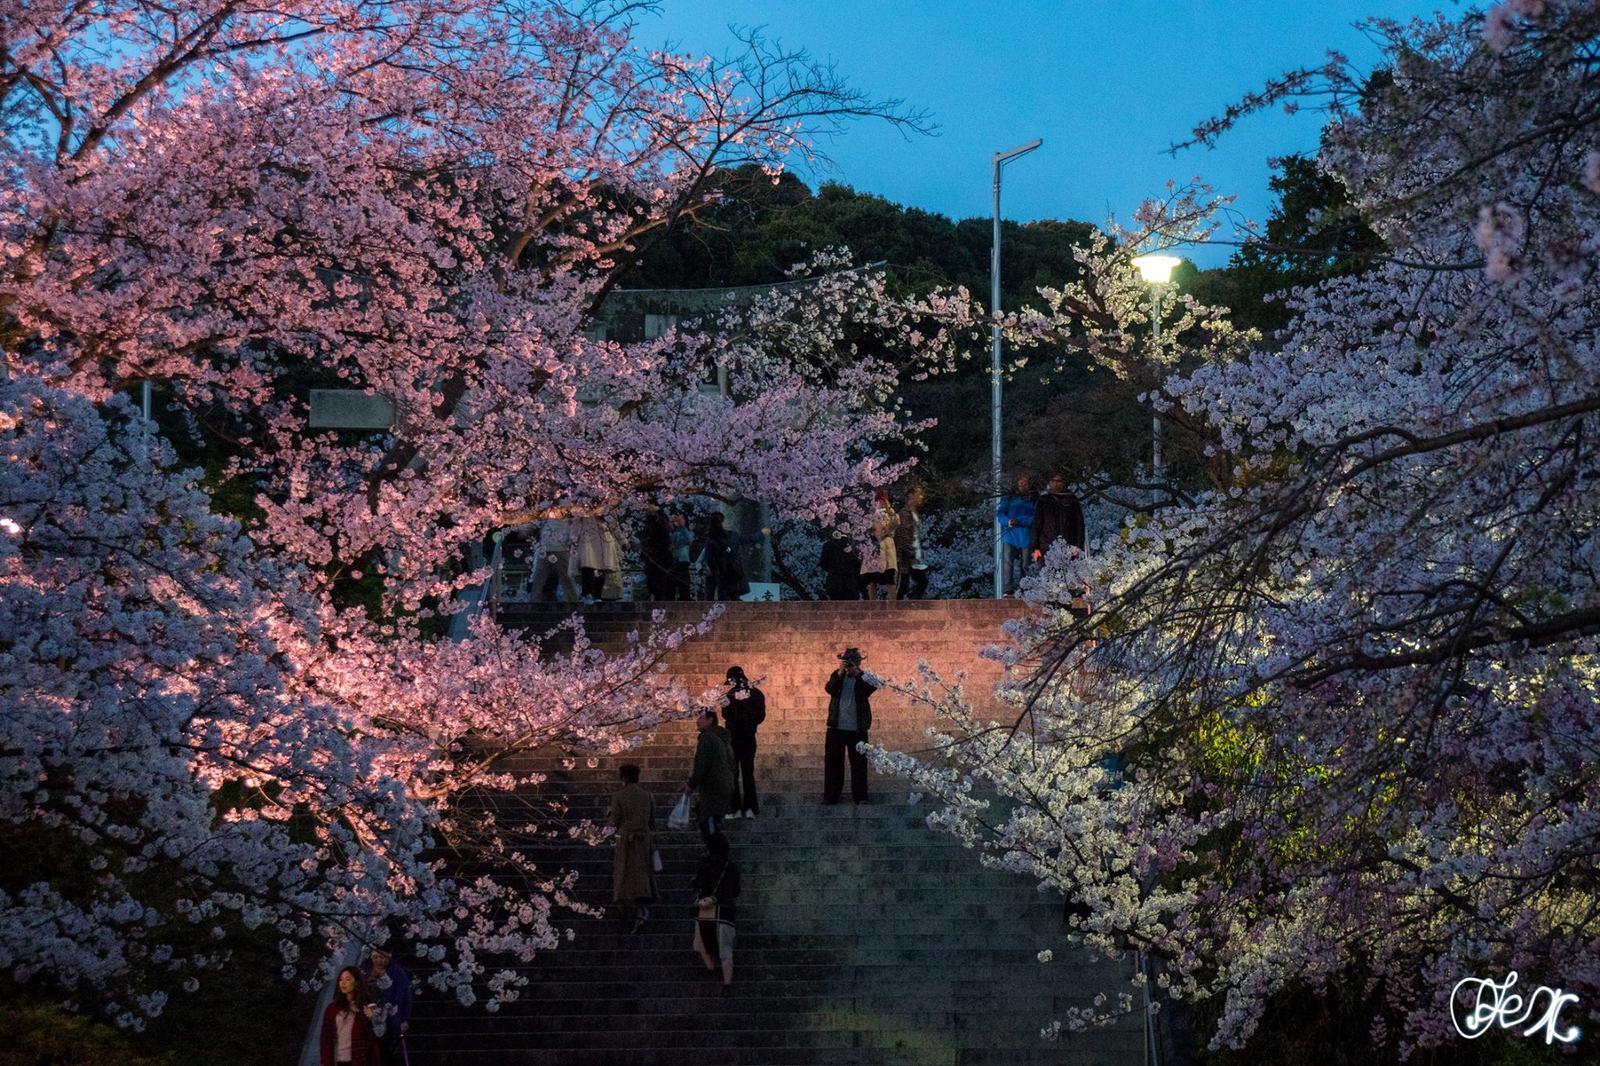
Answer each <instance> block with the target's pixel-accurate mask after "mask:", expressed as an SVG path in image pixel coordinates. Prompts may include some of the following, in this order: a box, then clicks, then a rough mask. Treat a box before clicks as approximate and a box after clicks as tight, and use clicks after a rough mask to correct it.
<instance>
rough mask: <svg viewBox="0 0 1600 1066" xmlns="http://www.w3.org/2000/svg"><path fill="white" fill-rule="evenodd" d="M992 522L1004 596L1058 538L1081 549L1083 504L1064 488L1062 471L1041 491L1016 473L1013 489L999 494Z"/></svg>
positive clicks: (1030, 478)
mask: <svg viewBox="0 0 1600 1066" xmlns="http://www.w3.org/2000/svg"><path fill="white" fill-rule="evenodd" d="M995 521H996V522H998V523H999V525H1000V545H1001V556H1002V565H1003V571H1002V572H1003V574H1004V575H1005V591H1006V594H1007V595H1012V594H1014V593H1016V591H1017V588H1018V587H1019V586H1020V585H1021V584H1022V578H1023V576H1024V575H1025V574H1026V573H1028V571H1029V570H1030V569H1032V568H1033V567H1035V566H1037V565H1038V564H1039V562H1040V561H1041V560H1042V559H1043V558H1044V557H1045V555H1046V554H1047V553H1048V552H1049V551H1050V548H1051V546H1052V545H1054V544H1055V543H1056V541H1058V540H1064V541H1066V542H1067V543H1068V544H1070V545H1072V546H1073V547H1074V548H1077V549H1078V550H1080V551H1081V550H1083V545H1084V530H1083V506H1082V504H1080V503H1079V502H1078V497H1077V496H1075V495H1073V493H1072V490H1071V489H1069V488H1067V478H1066V475H1064V474H1051V475H1050V480H1049V482H1048V483H1047V485H1046V487H1045V491H1044V492H1040V493H1035V492H1034V491H1033V478H1032V477H1030V476H1029V475H1028V474H1018V475H1017V479H1016V482H1015V485H1014V488H1013V489H1012V491H1011V492H1010V493H1008V494H1006V495H1005V496H1002V497H1000V505H999V507H998V508H997V509H996V516H995Z"/></svg>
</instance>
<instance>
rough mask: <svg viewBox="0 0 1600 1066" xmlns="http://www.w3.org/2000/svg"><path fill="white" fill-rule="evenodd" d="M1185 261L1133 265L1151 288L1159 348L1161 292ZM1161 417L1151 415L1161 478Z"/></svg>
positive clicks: (1146, 258) (1154, 258)
mask: <svg viewBox="0 0 1600 1066" xmlns="http://www.w3.org/2000/svg"><path fill="white" fill-rule="evenodd" d="M1181 262H1183V260H1181V259H1179V258H1178V257H1177V256H1173V255H1141V256H1138V257H1136V258H1135V259H1134V261H1133V265H1134V266H1136V267H1138V268H1139V277H1141V278H1143V279H1144V283H1145V284H1146V285H1148V286H1150V331H1151V336H1152V337H1153V339H1154V342H1155V344H1156V345H1157V346H1159V345H1160V344H1161V290H1162V289H1163V288H1165V287H1166V285H1167V284H1168V283H1169V282H1171V281H1172V269H1173V267H1175V266H1177V265H1178V264H1179V263H1181ZM1161 470H1162V464H1161V415H1160V414H1159V413H1155V412H1152V413H1151V415H1150V472H1151V473H1152V474H1153V475H1154V476H1155V477H1157V478H1159V477H1160V476H1161Z"/></svg>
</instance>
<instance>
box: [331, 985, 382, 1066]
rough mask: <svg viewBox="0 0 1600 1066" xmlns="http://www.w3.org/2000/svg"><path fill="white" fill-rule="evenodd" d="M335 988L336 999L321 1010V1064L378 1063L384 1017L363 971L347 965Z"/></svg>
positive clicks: (354, 1065)
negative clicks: (368, 990) (364, 978)
mask: <svg viewBox="0 0 1600 1066" xmlns="http://www.w3.org/2000/svg"><path fill="white" fill-rule="evenodd" d="M333 987H334V992H333V1002H332V1003H329V1004H328V1009H327V1010H325V1011H323V1012H322V1031H321V1033H320V1041H319V1042H320V1044H321V1048H320V1050H321V1052H322V1066H341V1064H344V1066H379V1060H378V1040H379V1038H380V1037H382V1035H383V1033H384V1018H383V1014H382V1013H381V1012H380V1011H379V1010H378V1008H377V1006H376V1005H375V1004H374V1003H373V1002H372V1000H371V998H370V997H369V996H368V995H367V986H366V983H365V982H364V981H362V980H361V971H360V970H358V969H356V968H355V967H354V966H346V967H345V968H344V969H342V970H340V971H339V977H338V981H337V983H336V984H335V985H334V986H333Z"/></svg>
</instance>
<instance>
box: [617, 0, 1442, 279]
mask: <svg viewBox="0 0 1600 1066" xmlns="http://www.w3.org/2000/svg"><path fill="white" fill-rule="evenodd" d="M1436 8H1437V9H1442V10H1444V11H1445V12H1446V13H1448V14H1451V15H1459V14H1460V12H1461V10H1462V7H1461V6H1459V5H1458V4H1457V3H1456V2H1455V0H1226V2H1224V0H1054V2H1051V0H988V2H982V0H663V3H662V7H661V11H660V13H659V14H658V15H646V16H644V17H643V19H642V22H641V25H640V33H639V37H640V40H641V42H642V43H647V44H658V43H672V44H674V45H676V46H678V47H679V48H681V49H682V50H684V51H689V52H695V53H712V54H720V53H722V52H724V51H726V50H727V49H728V48H729V47H731V46H732V44H733V41H732V36H731V33H730V31H729V24H730V23H735V24H738V25H742V26H762V27H764V28H765V31H766V33H767V35H768V36H769V37H772V38H775V39H777V40H779V41H781V42H782V43H783V44H785V45H787V46H791V47H796V46H804V47H805V48H807V49H809V50H810V51H811V52H812V54H813V55H815V56H816V57H818V58H826V59H831V60H833V61H834V62H836V63H837V65H838V68H839V70H840V72H841V73H842V74H843V75H844V76H845V77H846V79H847V80H848V81H849V82H850V83H851V84H852V85H854V86H856V87H858V88H860V89H862V90H864V91H866V92H868V93H870V94H872V95H874V96H878V97H902V98H904V99H905V100H906V102H907V103H908V104H909V105H912V106H916V107H923V108H926V109H928V110H929V111H931V112H932V119H933V121H934V122H936V123H938V125H939V126H940V127H941V128H940V130H939V133H938V134H937V135H936V136H933V137H912V138H911V139H909V140H907V139H906V138H904V137H902V136H901V134H899V133H898V132H896V131H895V130H893V129H891V128H889V127H887V126H886V125H884V124H882V123H872V122H864V121H862V122H856V123H854V124H853V125H851V126H850V127H849V128H848V129H847V131H846V132H845V134H844V135H843V136H842V137H840V138H838V139H837V140H836V141H834V142H833V143H831V144H828V145H825V146H824V148H825V150H826V151H827V154H828V155H829V156H830V157H831V158H832V160H833V162H834V164H835V165H836V169H832V170H826V171H823V172H821V173H820V175H819V174H813V173H807V172H805V171H803V170H802V171H800V173H801V176H802V177H805V178H807V180H808V181H811V183H812V184H813V185H815V184H816V181H817V179H818V178H819V177H821V178H831V179H834V180H839V181H843V182H845V183H846V184H849V185H852V186H854V187H856V188H858V189H861V190H863V191H867V192H873V193H878V194H880V195H883V196H886V197H888V198H889V199H891V200H894V201H897V202H899V203H903V204H908V205H913V206H916V207H922V208H926V209H929V210H933V211H939V212H942V213H944V214H947V215H951V216H953V217H957V218H960V217H965V216H970V215H981V216H987V215H988V214H989V212H990V158H991V156H992V155H993V154H994V153H995V152H996V151H1001V150H1005V149H1008V148H1011V147H1013V146H1015V145H1017V144H1021V143H1023V142H1026V141H1030V140H1032V139H1033V138H1035V137H1043V138H1044V146H1043V147H1042V148H1040V149H1039V150H1038V151H1036V152H1034V153H1033V154H1032V155H1030V156H1028V157H1026V158H1024V159H1020V160H1017V161H1016V162H1014V163H1012V164H1010V165H1008V166H1007V167H1006V171H1005V185H1004V194H1003V197H1004V198H1003V203H1002V210H1003V212H1004V214H1005V216H1006V217H1007V218H1014V219H1019V220H1031V219H1037V218H1076V219H1082V220H1084V221H1088V222H1095V223H1098V222H1101V221H1102V220H1103V219H1104V218H1105V216H1106V214H1107V212H1108V211H1114V212H1115V213H1116V214H1117V215H1118V216H1119V217H1122V218H1124V219H1126V218H1127V216H1128V215H1129V214H1130V212H1131V211H1132V209H1133V207H1134V206H1135V205H1136V204H1137V203H1138V202H1139V201H1140V200H1141V199H1143V198H1144V197H1146V196H1152V195H1158V194H1160V193H1161V191H1162V188H1163V185H1164V183H1165V182H1166V181H1167V179H1168V178H1173V179H1177V180H1179V181H1180V182H1181V181H1183V180H1185V179H1187V178H1189V177H1191V176H1195V175H1199V176H1200V177H1203V178H1204V179H1205V180H1206V181H1208V182H1210V183H1211V184H1212V185H1215V186H1216V187H1217V189H1218V191H1219V192H1231V193H1237V194H1238V196H1239V200H1238V204H1237V206H1238V207H1239V208H1240V209H1241V210H1242V211H1243V212H1244V214H1245V215H1246V216H1247V217H1249V218H1252V219H1255V220H1257V221H1259V220H1261V219H1263V218H1264V217H1265V215H1266V213H1267V210H1268V209H1269V207H1270V205H1271V202H1272V198H1271V195H1270V193H1269V192H1268V190H1267V177H1268V174H1269V168H1268V166H1267V160H1268V159H1269V158H1270V157H1272V156H1277V155H1284V154H1287V153H1290V152H1294V151H1309V150H1312V149H1314V148H1315V146H1316V141H1317V130H1318V128H1319V127H1320V125H1321V121H1320V116H1318V115H1317V114H1316V113H1315V112H1311V111H1303V112H1301V113H1300V114H1298V115H1294V116H1289V115H1285V114H1283V113H1282V112H1281V111H1280V112H1274V113H1271V114H1263V115H1258V116H1254V117H1252V118H1250V119H1248V120H1246V121H1245V122H1244V123H1243V124H1242V125H1241V126H1240V127H1239V128H1238V129H1236V130H1235V131H1234V132H1233V133H1232V134H1230V135H1229V136H1228V137H1226V138H1225V139H1224V140H1223V141H1222V143H1221V144H1220V145H1219V146H1218V147H1217V148H1215V149H1212V150H1200V149H1188V150H1186V151H1183V152H1181V153H1179V154H1178V155H1177V156H1176V157H1174V156H1171V155H1167V154H1165V150H1166V148H1167V147H1168V146H1169V145H1171V144H1172V143H1173V142H1174V141H1178V140H1183V139H1185V138H1186V137H1187V135H1188V133H1189V131H1190V130H1191V129H1192V128H1193V127H1194V125H1195V124H1196V123H1197V122H1198V121H1199V120H1201V119H1203V118H1206V117H1207V116H1209V115H1212V114H1214V113H1216V112H1217V111H1220V110H1221V109H1222V108H1223V107H1224V106H1225V105H1226V104H1228V103H1229V102H1231V101H1233V100H1235V99H1237V98H1238V97H1239V96H1240V95H1241V94H1242V93H1244V92H1246V91H1248V90H1250V89H1253V88H1257V87H1259V86H1260V85H1261V84H1262V83H1263V82H1264V81H1265V80H1266V79H1267V78H1269V77H1270V76H1272V75H1273V74H1276V73H1278V72H1280V71H1282V70H1285V69H1287V68H1290V67H1294V66H1299V65H1305V64H1309V63H1316V62H1319V61H1320V60H1321V59H1322V58H1323V56H1324V55H1325V54H1326V52H1327V50H1328V49H1330V48H1335V49H1338V50H1339V51H1342V52H1344V53H1345V54H1347V55H1349V56H1351V57H1352V58H1354V59H1356V60H1357V61H1358V62H1362V63H1363V64H1364V65H1366V64H1370V62H1371V60H1372V59H1373V58H1374V57H1375V56H1376V55H1377V51H1376V49H1375V48H1374V47H1373V46H1372V45H1371V44H1370V42H1368V41H1367V39H1366V38H1365V37H1364V36H1363V35H1362V34H1361V33H1359V32H1358V31H1357V30H1356V29H1355V28H1354V26H1353V24H1354V23H1355V22H1357V21H1358V20H1360V19H1362V18H1364V17H1367V16H1374V15H1375V16H1382V17H1388V18H1410V17H1412V16H1416V15H1427V14H1428V13H1430V12H1432V11H1433V10H1435V9H1436ZM1228 252H1229V250H1228V249H1225V248H1221V247H1218V248H1212V249H1201V250H1196V251H1194V252H1192V253H1190V254H1191V255H1192V257H1193V258H1194V259H1195V260H1196V261H1197V262H1199V263H1201V264H1202V265H1206V266H1210V265H1218V264H1220V263H1222V262H1224V261H1225V260H1226V259H1227V256H1228Z"/></svg>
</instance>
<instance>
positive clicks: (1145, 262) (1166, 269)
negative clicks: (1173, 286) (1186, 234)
mask: <svg viewBox="0 0 1600 1066" xmlns="http://www.w3.org/2000/svg"><path fill="white" fill-rule="evenodd" d="M1181 262H1183V260H1181V259H1179V258H1178V257H1177V256H1175V255H1141V256H1136V257H1135V258H1134V260H1133V265H1134V266H1136V267H1138V268H1139V276H1140V277H1141V278H1143V279H1144V282H1145V284H1146V285H1165V284H1166V283H1167V282H1169V281H1171V280H1172V268H1173V267H1175V266H1177V265H1178V264H1179V263H1181Z"/></svg>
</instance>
